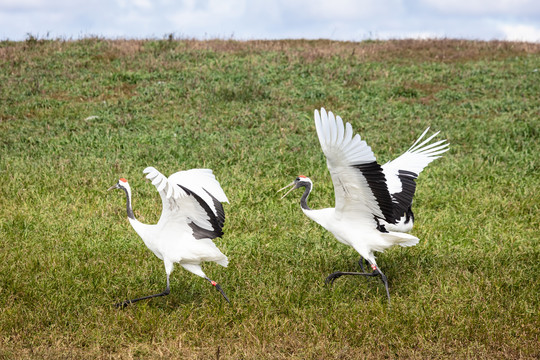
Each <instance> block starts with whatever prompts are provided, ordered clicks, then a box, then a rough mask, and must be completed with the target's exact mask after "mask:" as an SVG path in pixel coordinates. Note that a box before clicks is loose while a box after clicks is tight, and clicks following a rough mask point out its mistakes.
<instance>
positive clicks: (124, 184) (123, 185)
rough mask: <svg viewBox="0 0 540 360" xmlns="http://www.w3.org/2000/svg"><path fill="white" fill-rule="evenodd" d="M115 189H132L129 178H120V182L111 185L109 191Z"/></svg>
mask: <svg viewBox="0 0 540 360" xmlns="http://www.w3.org/2000/svg"><path fill="white" fill-rule="evenodd" d="M113 189H123V190H131V189H130V188H129V184H128V182H127V180H126V179H124V178H121V179H120V180H118V182H117V183H116V184H115V185H113V186H111V187H110V188H109V189H108V190H107V191H111V190H113Z"/></svg>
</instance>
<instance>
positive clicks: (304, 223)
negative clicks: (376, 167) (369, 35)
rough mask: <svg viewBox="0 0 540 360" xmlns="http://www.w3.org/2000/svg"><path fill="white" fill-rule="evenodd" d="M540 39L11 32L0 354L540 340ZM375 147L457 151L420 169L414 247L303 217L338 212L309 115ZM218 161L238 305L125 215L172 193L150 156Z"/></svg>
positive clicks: (1, 211)
mask: <svg viewBox="0 0 540 360" xmlns="http://www.w3.org/2000/svg"><path fill="white" fill-rule="evenodd" d="M539 94H540V45H539V44H536V45H535V44H527V43H504V42H467V41H453V40H438V41H428V40H426V41H407V40H403V41H384V42H378V41H377V42H375V41H365V42H361V43H344V42H330V41H323V40H320V41H248V42H237V41H225V40H215V41H203V42H199V41H191V40H175V39H169V40H167V39H165V40H160V41H158V40H145V41H142V40H141V41H135V40H134V41H123V40H115V41H110V40H103V39H84V40H79V41H61V40H54V41H48V40H40V39H36V38H33V37H31V36H30V37H29V38H28V39H27V40H26V41H23V42H8V41H4V42H0V179H1V186H0V358H6V359H12V358H21V359H25V358H29V359H30V358H32V359H33V358H37V359H56V358H62V359H69V358H73V359H96V358H103V359H131V358H137V359H140V358H195V359H261V358H264V359H359V358H366V359H381V358H448V359H456V358H463V359H465V358H466V359H470V358H479V359H480V358H481V359H487V358H500V359H503V358H504V359H508V358H510V359H514V358H531V359H532V358H538V357H540V346H539V341H540V339H539V337H540V336H539V335H540V330H539V329H540V315H539V311H540V310H539V309H540V296H539V294H540V280H539V279H540V242H539V237H538V230H539V224H540V221H539V217H540V215H539V207H540V195H539V193H540V191H539V190H540V186H539V184H540V182H539V175H540V169H539V160H538V156H539V154H540V146H539V129H540V96H539ZM321 106H324V107H325V108H326V109H328V110H332V111H334V112H335V113H337V114H339V115H341V116H342V117H343V118H344V119H345V120H346V121H349V122H351V123H352V124H353V128H354V129H355V131H356V132H358V133H360V134H361V136H362V137H363V138H364V139H365V140H367V141H368V143H369V144H370V145H371V147H372V148H373V150H374V152H375V155H376V156H377V158H378V160H379V161H380V162H383V163H384V162H386V161H388V160H390V159H392V158H393V157H396V156H398V155H399V154H401V152H403V151H404V150H406V149H407V148H408V147H409V146H410V145H411V144H412V142H413V141H414V140H415V139H416V137H417V136H418V135H420V133H421V132H422V131H423V130H424V129H425V128H426V127H427V126H431V127H432V128H433V129H435V130H440V131H441V136H442V137H444V138H447V139H448V140H449V142H450V143H451V150H450V151H449V152H447V153H445V154H444V157H443V158H441V159H439V160H438V161H436V162H434V163H432V164H431V165H430V166H429V167H428V168H427V170H426V171H425V172H423V173H422V174H421V176H420V178H419V181H418V191H417V195H416V200H415V213H416V224H415V228H414V229H413V231H412V233H413V234H414V235H415V236H417V237H419V238H420V239H421V240H420V243H419V244H418V246H416V247H413V248H393V249H390V250H389V251H387V252H385V253H382V254H378V263H379V265H380V267H381V269H382V270H383V271H384V272H385V273H386V275H387V276H388V279H389V282H390V293H391V296H392V304H391V306H390V307H389V306H388V304H387V301H386V295H385V292H384V287H383V286H382V284H381V283H380V281H378V280H376V279H359V278H342V279H339V280H337V281H336V282H335V284H334V286H333V287H329V286H326V285H325V284H324V279H325V277H326V276H327V275H328V274H329V273H331V272H333V271H335V270H349V271H354V270H356V269H357V264H356V261H357V260H358V255H357V254H356V253H355V252H354V250H353V249H351V248H347V247H345V246H343V245H341V244H339V243H338V242H337V241H335V239H334V238H333V237H332V235H331V234H329V233H328V232H326V231H325V230H324V229H322V228H321V227H319V226H318V225H317V224H315V223H313V222H310V220H309V219H308V218H307V217H305V216H304V215H303V214H302V211H301V210H300V206H299V203H298V202H299V197H300V191H298V192H297V193H295V194H291V195H289V196H288V197H287V198H285V199H283V200H280V199H279V196H278V195H277V194H276V191H277V190H278V189H279V188H281V187H282V186H284V185H286V184H288V183H289V182H291V181H292V180H293V179H294V177H295V176H296V175H298V174H304V175H307V176H310V177H311V178H312V180H313V181H314V183H315V190H314V192H313V193H312V195H311V197H310V206H311V207H313V208H321V207H329V206H333V201H334V199H333V188H332V184H331V180H330V176H329V173H328V171H327V169H326V163H325V159H324V156H323V154H322V151H321V150H320V147H319V143H318V140H317V135H316V132H315V126H314V123H313V119H312V118H313V110H314V109H316V108H319V107H321ZM146 166H154V167H156V168H157V169H158V170H160V171H161V172H162V173H164V174H171V173H173V172H175V171H178V170H181V169H189V168H194V167H209V168H212V169H213V170H214V173H215V174H216V176H217V178H218V180H219V181H220V182H221V184H222V186H223V188H224V190H225V192H226V194H227V195H228V197H229V199H230V204H229V205H225V211H226V214H227V220H226V226H225V235H224V237H223V238H222V239H217V241H216V243H217V245H218V247H219V248H220V249H221V250H222V251H223V252H224V253H225V254H226V255H227V256H228V257H229V259H230V265H229V267H228V268H223V267H220V266H218V265H215V264H207V265H205V266H204V269H205V271H206V273H207V274H208V276H209V277H210V278H212V279H214V280H216V281H218V282H219V283H220V284H221V285H222V286H223V288H224V289H225V291H226V292H227V294H228V295H229V297H230V299H231V301H232V304H231V305H227V304H226V303H225V302H224V301H223V299H222V297H221V296H220V294H219V293H218V292H217V291H215V289H213V288H212V286H210V285H209V284H208V283H207V282H206V281H204V280H203V279H201V278H198V277H196V276H194V275H192V274H190V273H188V272H187V271H185V270H183V269H182V268H177V269H176V270H175V271H174V272H173V274H172V276H171V294H170V295H169V296H167V297H164V298H157V299H153V300H151V301H146V302H140V303H137V304H136V305H134V306H131V307H128V308H126V309H124V310H118V309H116V308H115V307H114V306H113V304H114V303H115V302H118V301H122V300H125V299H126V298H133V297H137V296H143V295H148V294H150V293H153V292H159V291H161V290H162V289H163V288H164V286H165V271H164V269H163V263H162V262H161V261H160V260H159V259H157V258H156V257H155V256H154V255H153V254H152V253H151V252H150V251H149V250H148V249H146V247H145V246H144V244H143V243H142V241H141V240H140V238H139V237H138V236H137V234H136V233H135V232H134V231H133V229H131V227H130V225H129V223H128V221H127V219H126V213H125V198H124V196H123V194H122V193H121V192H107V191H106V190H107V188H108V187H110V186H112V185H114V184H115V183H116V182H117V181H118V178H120V177H125V178H127V179H128V180H129V181H130V184H131V186H132V189H133V207H134V210H135V215H136V216H137V217H138V219H139V220H141V221H142V222H147V223H155V222H156V221H157V219H158V218H159V216H160V211H161V201H160V199H159V195H158V194H157V192H156V190H155V188H154V187H153V186H152V185H151V184H150V183H149V182H148V181H146V180H145V178H144V176H143V174H142V170H143V169H144V168H145V167H146Z"/></svg>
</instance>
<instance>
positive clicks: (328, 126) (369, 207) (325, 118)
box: [315, 108, 384, 219]
mask: <svg viewBox="0 0 540 360" xmlns="http://www.w3.org/2000/svg"><path fill="white" fill-rule="evenodd" d="M315 128H316V129H317V135H318V137H319V142H320V143H321V148H322V150H323V153H324V155H325V156H326V164H327V166H328V170H329V171H330V175H331V176H332V182H333V183H334V192H335V201H336V204H335V205H336V215H337V216H341V217H343V216H353V217H358V216H363V217H364V218H369V219H373V215H375V216H378V217H381V218H384V215H383V213H382V211H381V209H380V208H379V206H378V204H377V200H376V198H375V196H374V194H373V193H372V192H371V189H370V188H369V186H368V182H367V180H366V178H365V177H364V176H363V175H362V172H361V171H359V169H357V168H355V167H353V166H355V165H362V164H369V163H372V162H375V161H376V158H375V155H374V154H373V151H372V150H371V148H370V147H369V146H368V145H367V144H366V142H365V141H362V139H361V138H360V136H359V135H358V134H356V135H354V137H353V131H352V127H351V125H350V124H349V123H347V124H346V125H345V127H344V126H343V120H342V119H341V118H340V117H339V116H338V117H337V118H336V117H335V116H334V114H332V112H329V113H327V112H326V110H325V109H324V108H321V113H320V114H319V112H318V111H317V110H315Z"/></svg>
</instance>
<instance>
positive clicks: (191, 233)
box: [109, 167, 229, 307]
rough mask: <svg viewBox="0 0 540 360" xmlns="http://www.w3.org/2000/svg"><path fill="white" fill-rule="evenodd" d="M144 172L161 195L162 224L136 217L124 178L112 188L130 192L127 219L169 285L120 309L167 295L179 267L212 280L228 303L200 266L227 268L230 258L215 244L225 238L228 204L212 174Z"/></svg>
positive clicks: (201, 170) (149, 168)
mask: <svg viewBox="0 0 540 360" xmlns="http://www.w3.org/2000/svg"><path fill="white" fill-rule="evenodd" d="M143 172H144V173H147V174H148V175H147V176H146V177H147V178H148V179H150V180H151V181H152V184H153V185H154V186H155V187H156V189H157V190H158V192H159V194H160V196H161V200H162V204H163V207H162V212H161V217H160V219H159V221H158V223H157V224H153V225H149V224H143V223H141V222H140V221H138V220H137V219H136V218H135V216H134V214H133V210H132V209H131V203H132V201H131V188H130V186H129V184H128V182H127V181H126V180H125V179H120V181H119V182H118V183H117V184H116V185H115V186H113V187H111V189H114V188H121V189H123V190H124V191H125V193H126V198H127V214H128V220H129V222H130V224H131V226H132V227H133V229H134V230H135V232H137V234H138V235H139V236H140V237H141V239H142V240H143V242H144V244H145V245H146V246H147V247H148V249H150V251H152V252H153V253H154V254H155V255H156V256H157V257H158V258H159V259H161V260H163V263H164V265H165V272H166V274H167V287H166V290H165V291H164V292H163V293H160V294H156V295H151V296H146V297H143V298H139V299H134V300H126V301H125V302H123V303H120V304H117V305H119V306H122V307H123V306H126V305H128V304H131V303H133V302H135V301H138V300H142V299H147V298H150V297H155V296H163V295H167V294H168V293H169V275H170V274H171V272H172V271H173V269H174V264H175V263H177V264H180V265H181V266H182V267H183V268H185V269H186V270H188V271H190V272H192V273H194V274H195V275H198V276H200V277H203V278H205V279H206V280H208V281H209V282H210V283H212V285H214V286H215V287H216V288H217V289H218V290H219V291H220V292H221V294H222V295H223V296H224V297H225V299H226V300H227V301H229V299H228V298H227V296H226V295H225V293H224V292H223V290H222V289H221V287H220V286H219V285H218V284H217V283H216V282H215V281H212V280H210V279H209V278H208V277H207V276H206V274H205V273H204V272H203V270H202V268H201V263H202V262H205V261H211V262H215V263H217V264H219V265H221V266H224V267H226V266H227V265H228V263H229V260H228V259H227V256H225V255H224V254H223V253H222V252H221V251H220V250H219V249H218V247H217V246H216V245H215V244H214V242H213V241H212V240H213V239H215V238H217V237H220V236H221V235H223V232H222V228H223V224H224V222H225V212H224V210H223V206H222V205H221V202H228V199H227V196H226V195H225V193H224V192H223V189H222V188H221V186H220V184H219V182H218V181H217V180H216V179H215V176H214V175H213V173H212V170H210V169H191V170H186V171H179V172H177V173H174V174H172V175H171V176H169V177H168V178H167V177H165V176H164V175H163V174H161V173H160V172H159V171H157V170H156V169H155V168H153V167H148V168H146V169H144V171H143ZM111 189H109V190H111Z"/></svg>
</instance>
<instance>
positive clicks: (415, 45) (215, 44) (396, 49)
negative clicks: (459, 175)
mask: <svg viewBox="0 0 540 360" xmlns="http://www.w3.org/2000/svg"><path fill="white" fill-rule="evenodd" d="M79 41H82V42H86V43H87V44H88V46H89V47H94V46H101V47H103V48H105V51H103V49H102V51H100V52H99V54H96V56H97V57H99V59H108V60H114V59H117V58H125V57H130V56H134V55H136V54H139V53H140V52H141V51H144V48H145V46H146V45H147V44H148V43H149V42H151V41H155V42H158V43H161V44H169V48H176V49H177V50H183V51H188V52H192V51H212V52H218V53H221V52H224V53H247V54H250V53H261V52H281V53H286V54H288V55H290V56H294V57H300V58H303V59H304V60H305V61H313V60H315V59H324V58H328V57H334V56H339V57H347V58H355V59H357V60H359V61H386V60H396V59H403V61H407V62H426V61H428V62H429V61H435V62H465V61H477V60H479V59H485V60H501V59H505V58H508V57H510V56H521V55H526V54H539V53H540V44H538V43H528V42H509V41H470V40H454V39H431V40H412V39H408V40H389V41H362V42H347V41H332V40H249V41H238V40H220V39H214V40H206V41H199V40H193V39H181V40H109V39H101V38H88V39H84V40H79ZM70 43H73V41H49V40H35V39H33V40H27V41H24V42H15V43H14V42H4V45H2V44H0V59H2V60H7V61H17V60H19V61H20V60H21V58H20V56H24V60H26V61H31V60H32V59H33V58H34V57H39V56H43V55H48V54H51V53H54V52H58V51H63V50H64V49H65V48H66V47H69V44H70ZM7 45H9V46H7ZM21 50H23V51H21Z"/></svg>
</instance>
